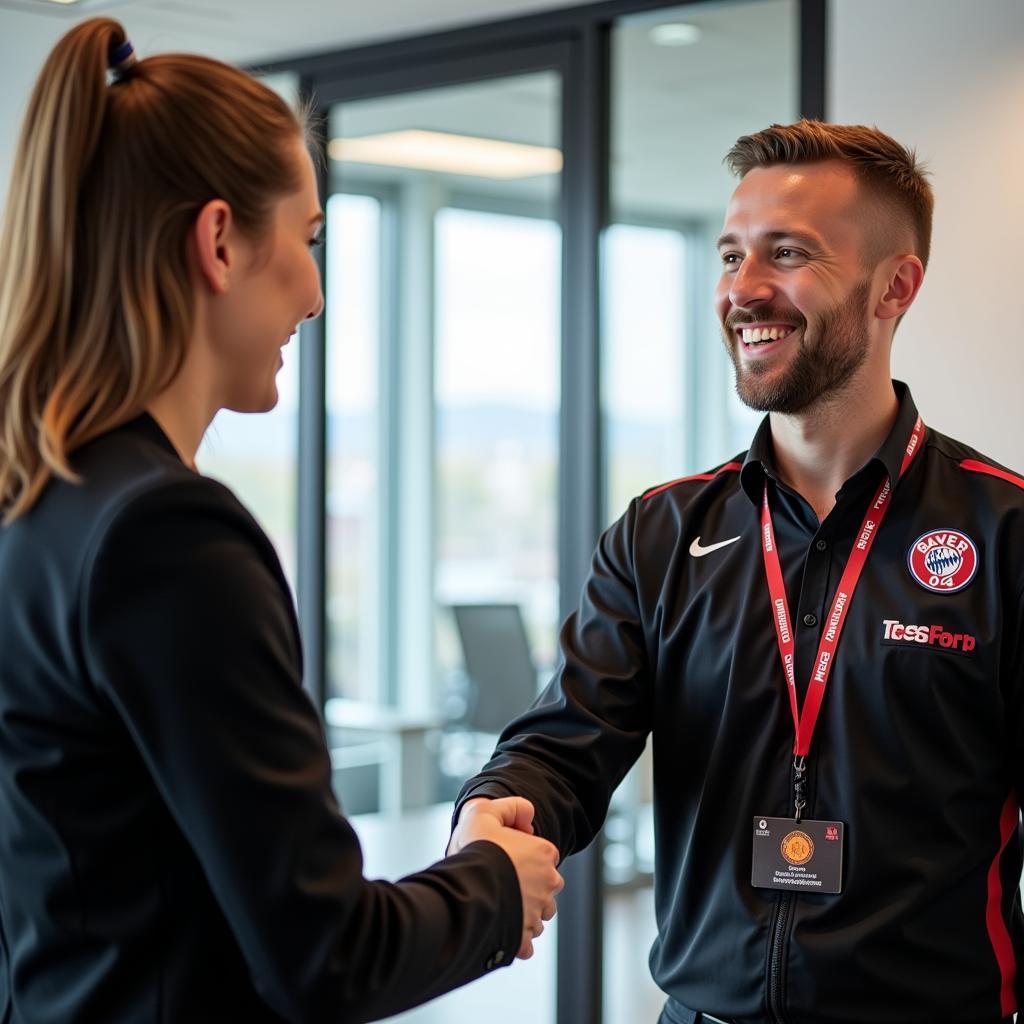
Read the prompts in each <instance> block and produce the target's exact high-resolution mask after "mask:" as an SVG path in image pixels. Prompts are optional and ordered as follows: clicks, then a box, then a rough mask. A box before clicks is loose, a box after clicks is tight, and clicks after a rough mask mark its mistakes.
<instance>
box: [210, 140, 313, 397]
mask: <svg viewBox="0 0 1024 1024" xmlns="http://www.w3.org/2000/svg"><path fill="white" fill-rule="evenodd" d="M295 159H296V160H297V161H298V162H299V165H300V167H301V172H302V185H301V187H300V189H299V190H298V191H297V192H293V193H291V194H289V195H286V196H284V197H283V198H281V199H279V200H278V201H277V203H276V204H275V206H274V209H273V211H272V214H271V218H270V227H269V229H268V231H267V234H266V236H265V237H264V238H262V239H260V240H259V242H258V243H255V244H253V243H250V242H247V241H245V240H244V239H240V238H239V236H237V235H236V242H235V252H236V263H235V266H234V267H233V268H232V269H231V271H230V274H231V276H230V287H229V288H228V289H227V291H225V292H224V293H223V294H222V295H221V296H220V297H219V300H220V301H218V302H217V303H216V309H215V310H214V311H212V313H213V315H212V316H211V323H210V327H211V330H210V340H211V351H212V354H213V360H214V367H215V369H214V372H215V388H216V391H217V399H218V403H217V404H218V406H219V407H221V408H226V409H233V410H234V411H236V412H266V411H267V410H268V409H272V408H273V407H274V406H275V405H276V404H277V397H278V396H277V382H276V377H277V373H278V371H279V370H280V369H281V367H282V366H283V365H284V362H283V359H282V355H281V350H282V349H283V348H284V346H285V345H287V344H288V342H289V340H290V339H291V336H292V335H293V334H294V333H295V332H296V330H298V325H299V324H300V323H302V321H303V320H308V319H310V318H311V317H315V316H319V315H320V313H321V311H322V310H323V306H324V297H323V292H322V290H321V287H320V270H319V267H318V265H317V262H316V259H315V258H314V254H313V249H314V247H315V245H316V243H317V235H318V233H319V230H320V227H321V225H322V224H323V211H322V210H321V208H320V201H319V198H318V196H317V187H316V174H315V172H314V170H313V162H312V160H311V159H310V157H309V153H308V152H307V151H306V148H305V146H303V145H302V143H301V142H300V141H299V140H298V139H296V142H295Z"/></svg>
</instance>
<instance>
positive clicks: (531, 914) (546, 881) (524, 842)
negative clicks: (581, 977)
mask: <svg viewBox="0 0 1024 1024" xmlns="http://www.w3.org/2000/svg"><path fill="white" fill-rule="evenodd" d="M478 839H486V840H489V841H490V842H492V843H495V844H497V845H498V846H500V847H501V848H502V849H503V850H504V851H505V853H507V854H508V856H509V858H510V859H511V861H512V863H513V865H514V866H515V869H516V877H517V878H518V879H519V891H520V892H521V893H522V897H523V937H522V941H521V942H520V945H519V950H518V952H517V953H516V956H518V957H519V958H520V959H521V960H529V959H530V957H531V956H533V940H534V939H535V938H537V937H538V936H539V935H540V934H541V932H543V931H544V922H545V921H550V920H551V918H553V917H554V916H555V896H556V895H557V894H558V893H559V892H561V891H562V886H563V885H565V882H563V881H562V876H561V875H560V874H559V873H558V871H557V870H556V865H557V864H558V850H557V848H556V847H555V846H554V845H553V844H552V843H549V842H548V841H547V840H546V839H541V838H540V837H539V836H534V835H533V804H531V803H530V801H529V800H526V799H524V798H523V797H521V796H510V797H502V798H501V799H500V800H488V799H486V798H477V799H476V800H469V801H467V802H466V804H465V805H464V806H463V808H462V810H461V811H460V812H459V820H458V823H457V824H456V826H455V831H454V832H453V833H452V838H451V842H450V843H449V844H448V853H449V854H452V853H458V852H459V850H461V849H462V848H463V847H464V846H466V845H467V844H469V843H472V842H475V841H476V840H478Z"/></svg>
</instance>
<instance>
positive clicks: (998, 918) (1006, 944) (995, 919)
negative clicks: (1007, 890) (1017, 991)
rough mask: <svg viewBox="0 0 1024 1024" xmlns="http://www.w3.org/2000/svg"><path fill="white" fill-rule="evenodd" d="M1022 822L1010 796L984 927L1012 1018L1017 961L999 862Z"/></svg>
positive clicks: (990, 871)
mask: <svg viewBox="0 0 1024 1024" xmlns="http://www.w3.org/2000/svg"><path fill="white" fill-rule="evenodd" d="M1019 818H1020V808H1019V806H1018V804H1017V794H1016V793H1010V795H1009V796H1008V797H1007V798H1006V803H1005V804H1003V812H1002V814H1001V815H1000V817H999V852H998V853H997V854H996V855H995V859H994V860H993V861H992V864H991V865H990V866H989V869H988V906H987V907H986V908H985V925H986V927H987V928H988V937H989V941H990V942H991V943H992V951H993V952H994V953H995V955H996V963H998V964H999V974H1000V977H1001V978H1002V984H1001V986H1000V990H999V1006H1000V1012H1001V1013H1002V1015H1003V1016H1004V1017H1009V1015H1010V1014H1011V1013H1013V1012H1014V1011H1015V1010H1016V1009H1017V999H1016V997H1015V996H1014V993H1013V983H1014V978H1015V975H1016V973H1017V961H1016V959H1015V958H1014V955H1013V943H1012V942H1011V941H1010V932H1009V930H1008V929H1007V927H1006V919H1005V918H1004V917H1003V880H1002V878H1001V876H1000V874H999V862H1000V861H1001V860H1002V857H1003V851H1004V850H1005V849H1006V844H1007V843H1008V842H1009V841H1010V836H1012V835H1013V833H1014V832H1015V831H1016V829H1017V822H1018V820H1019Z"/></svg>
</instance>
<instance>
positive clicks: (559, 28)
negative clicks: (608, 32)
mask: <svg viewBox="0 0 1024 1024" xmlns="http://www.w3.org/2000/svg"><path fill="white" fill-rule="evenodd" d="M704 2H706V0H603V2H600V3H589V4H577V5H576V6H572V7H562V8H557V9H555V10H546V11H540V12H537V13H533V14H526V15H520V16H518V17H513V18H506V19H503V20H501V21H485V22H476V23H471V24H467V25H461V26H459V27H456V28H451V29H442V30H440V31H434V32H428V33H425V34H423V35H410V36H404V37H401V38H398V39H392V40H386V41H384V42H377V43H364V44H362V45H358V46H354V47H350V48H348V49H341V50H335V51H333V52H329V53H319V54H313V55H295V56H291V57H287V56H285V57H282V58H281V59H271V60H268V61H262V62H260V63H259V65H257V66H256V67H255V68H254V70H258V71H259V72H260V73H273V72H276V71H294V72H297V73H299V74H305V75H314V76H319V75H323V74H325V73H327V74H332V73H335V72H337V71H338V70H339V69H340V70H341V73H342V74H344V75H346V76H351V77H353V78H359V77H362V75H363V74H364V73H365V71H366V69H367V68H369V69H371V70H373V71H376V70H378V69H379V68H381V67H387V68H389V69H391V70H399V71H400V70H402V69H405V68H408V67H409V66H410V64H413V63H415V62H418V61H426V62H428V63H435V62H444V61H447V60H449V59H450V58H452V57H458V56H460V55H462V54H464V53H466V52H467V51H471V52H474V53H477V54H480V55H482V56H485V57H489V56H491V55H500V54H501V53H502V52H503V51H504V50H507V49H508V47H510V46H524V47H531V46H535V45H538V44H544V43H549V42H551V41H552V40H553V39H555V38H556V37H559V36H561V37H562V38H563V39H568V38H575V36H576V33H578V32H580V31H590V30H592V29H594V28H598V29H600V28H601V26H606V25H609V24H611V23H612V22H613V21H615V20H616V19H617V18H623V17H627V16H629V15H633V14H642V13H644V12H646V11H655V10H660V9H662V8H666V7H683V6H686V5H687V4H691V3H693V4H697V3H704ZM822 2H824V0H822ZM486 51H491V53H486Z"/></svg>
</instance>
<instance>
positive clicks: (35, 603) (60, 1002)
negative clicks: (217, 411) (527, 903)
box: [0, 416, 522, 1024]
mask: <svg viewBox="0 0 1024 1024" xmlns="http://www.w3.org/2000/svg"><path fill="white" fill-rule="evenodd" d="M73 465H74V468H75V469H76V470H77V472H78V473H80V474H81V476H82V478H83V482H82V483H81V484H80V485H72V484H68V483H65V482H63V481H55V482H53V483H51V484H50V485H49V486H48V487H47V489H46V490H45V492H44V493H43V496H42V498H41V499H40V501H39V503H38V504H37V505H36V507H35V508H33V509H32V511H31V512H30V513H29V514H28V515H26V516H24V517H23V518H21V519H19V520H17V521H15V522H14V523H13V524H12V525H11V526H9V527H6V528H0V924H2V927H0V938H2V943H0V947H2V948H0V1022H3V1024H23V1022H24V1024H40V1022H50V1021H60V1022H69V1024H70V1022H76V1024H77V1022H82V1024H84V1022H96V1024H120V1022H126V1024H127V1022H132V1024H135V1022H139V1024H143V1022H145V1024H150V1022H153V1024H155V1022H161V1024H169V1022H183V1024H184V1022H187V1024H197V1022H204V1021H210V1022H213V1021H217V1022H218V1024H222V1022H233V1021H244V1022H246V1024H249V1022H253V1024H255V1022H263V1021H280V1020H286V1021H297V1022H298V1021H303V1022H305V1021H310V1022H313V1021H316V1022H320V1021H324V1022H326V1021H330V1022H347V1021H366V1020H371V1019H376V1018H378V1017H381V1016H389V1015H391V1014H394V1013H398V1012H399V1011H401V1010H403V1009H406V1008H408V1007H410V1006H412V1005H415V1004H416V1003H419V1002H422V1001H423V1000H426V999H429V998H432V997H433V996H436V995H439V994H441V993H442V992H445V991H448V990H449V989H451V988H454V987H456V986H458V985H461V984H463V983H464V982H467V981H470V980H471V979H473V978H476V977H478V976H479V975H481V974H483V973H485V971H486V970H488V969H491V968H493V967H494V966H496V964H497V963H502V962H503V963H508V962H510V961H511V959H512V958H513V955H514V953H515V950H516V948H517V947H518V944H519V939H520V933H521V928H522V907H521V899H520V894H519V886H518V882H517V880H516V875H515V869H514V868H513V866H512V863H511V861H510V860H509V859H508V857H507V856H506V855H505V853H504V852H503V851H502V850H500V849H499V848H498V847H497V846H495V845H493V844H491V843H475V844H473V845H471V846H470V847H468V848H467V849H466V850H465V851H464V852H462V853H460V854H459V855H458V856H456V857H453V858H451V859H450V860H448V861H445V862H443V863H441V864H436V865H434V866H433V867H432V868H430V869H429V870H427V871H424V872H421V873H419V874H416V875H411V876H409V877H408V878H405V879H403V880H402V881H400V882H398V883H395V884H391V883H388V882H369V881H367V880H366V879H365V878H363V875H362V856H361V853H360V849H359V842H358V840H357V839H356V836H355V833H354V832H353V831H352V828H351V827H350V826H349V824H348V822H347V821H346V820H345V818H344V817H343V816H342V815H341V813H340V811H339V809H338V807H337V805H336V803H335V800H334V798H333V796H332V794H331V787H330V775H331V767H330V759H329V756H328V751H327V748H326V744H325V741H324V735H323V729H322V726H321V722H320V719H319V717H318V715H317V713H316V710H315V709H314V707H313V705H312V703H311V702H310V700H309V698H308V696H307V695H306V693H305V692H304V691H303V690H302V687H301V685H300V683H301V673H302V669H301V655H300V648H299V637H298V629H297V625H296V621H295V617H294V612H293V608H292V602H291V598H290V594H289V591H288V588H287V584H286V582H285V579H284V577H283V575H282V573H281V568H280V564H279V562H278V560H277V557H276V555H275V553H274V550H273V548H272V547H271V544H270V542H269V541H268V540H267V538H266V536H265V535H264V534H263V532H262V530H261V529H260V528H259V527H258V526H257V525H256V523H255V521H254V520H253V519H252V517H251V516H250V515H249V514H248V513H247V512H246V511H245V509H244V508H243V507H242V506H241V505H240V504H239V503H238V501H237V500H236V499H235V497H234V496H233V495H232V494H231V492H230V491H229V490H228V489H227V488H225V487H223V486H221V485H220V484H218V483H216V482H215V481H213V480H210V479H208V478H205V477H202V476H199V475H197V474H195V473H193V472H191V471H190V470H189V469H188V468H187V467H186V466H185V465H184V464H183V463H182V462H181V460H180V459H179V458H178V456H177V454H176V453H175V450H174V448H173V447H172V445H171V443H170V442H169V440H168V439H167V437H166V436H165V435H164V434H163V432H162V431H161V430H160V428H159V427H158V426H157V424H156V422H155V421H154V420H153V419H152V418H151V417H149V416H142V417H140V418H139V419H137V420H135V421H134V422H132V423H130V424H127V425H126V426H124V427H122V428H121V429H118V430H115V431H113V432H111V433H109V434H107V435H105V436H104V437H101V438H99V439H97V440H95V441H93V442H91V443H90V444H88V445H86V446H84V447H83V448H82V449H80V450H79V451H78V452H77V453H76V454H75V456H74V458H73ZM499 953H500V955H498V954H499Z"/></svg>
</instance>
